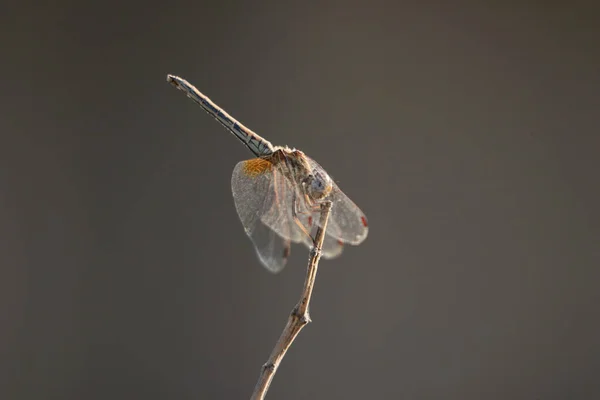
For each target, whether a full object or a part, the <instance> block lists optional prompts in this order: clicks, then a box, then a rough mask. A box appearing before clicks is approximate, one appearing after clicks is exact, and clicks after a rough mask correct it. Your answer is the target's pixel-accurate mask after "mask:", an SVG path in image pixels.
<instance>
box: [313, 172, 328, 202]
mask: <svg viewBox="0 0 600 400" xmlns="http://www.w3.org/2000/svg"><path fill="white" fill-rule="evenodd" d="M307 184H308V185H307V190H308V195H309V196H310V197H311V198H313V199H315V200H320V199H322V198H324V197H325V196H327V195H328V194H329V192H331V188H332V184H331V178H329V176H328V175H327V174H322V173H319V172H317V173H315V174H314V175H312V174H311V175H309V176H308V178H307Z"/></svg>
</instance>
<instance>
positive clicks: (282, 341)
mask: <svg viewBox="0 0 600 400" xmlns="http://www.w3.org/2000/svg"><path fill="white" fill-rule="evenodd" d="M330 211H331V202H330V201H327V202H324V203H322V204H321V216H320V221H319V227H318V228H317V232H316V234H315V240H314V246H313V248H312V250H311V251H310V258H309V260H308V268H307V271H306V279H305V281H304V289H303V290H302V295H301V296H300V300H299V301H298V304H296V306H295V307H294V309H293V310H292V312H291V314H290V317H289V318H288V322H287V324H286V325H285V328H284V329H283V332H282V333H281V336H280V337H279V340H278V341H277V344H275V348H274V349H273V352H272V353H271V355H270V356H269V360H268V361H267V362H266V364H264V365H263V366H262V369H261V371H260V376H259V378H258V382H257V383H256V387H255V388H254V392H253V393H252V397H251V400H262V399H264V398H265V396H266V395H267V391H268V390H269V386H270V385H271V382H272V381H273V377H274V376H275V373H276V372H277V368H279V364H281V360H283V357H284V356H285V353H286V352H287V351H288V349H289V348H290V346H291V345H292V342H293V341H294V339H296V336H298V334H299V333H300V331H301V330H302V328H304V326H305V325H306V324H308V323H309V322H311V320H310V315H309V313H308V306H309V304H310V297H311V296H312V291H313V287H314V285H315V279H316V277H317V268H318V266H319V259H320V258H321V249H322V247H323V240H324V239H325V230H326V229H327V220H328V219H329V213H330Z"/></svg>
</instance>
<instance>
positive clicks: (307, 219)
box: [298, 211, 344, 259]
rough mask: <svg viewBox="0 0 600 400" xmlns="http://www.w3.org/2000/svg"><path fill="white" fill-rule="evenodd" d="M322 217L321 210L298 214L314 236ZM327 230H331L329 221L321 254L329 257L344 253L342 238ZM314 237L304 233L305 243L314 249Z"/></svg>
mask: <svg viewBox="0 0 600 400" xmlns="http://www.w3.org/2000/svg"><path fill="white" fill-rule="evenodd" d="M320 217H321V212H320V211H312V212H310V213H308V212H303V213H301V214H299V215H298V219H299V220H300V222H302V224H303V225H304V226H305V227H306V229H307V230H308V231H309V232H310V234H311V236H312V238H314V237H315V234H316V232H317V225H318V222H319V218H320ZM330 217H331V216H330ZM327 232H329V222H328V223H327V230H326V231H325V239H324V240H323V247H322V249H321V255H322V257H323V258H327V259H331V258H335V257H338V256H339V255H340V254H342V251H343V250H344V243H343V242H342V241H341V240H339V239H337V238H335V237H333V236H331V235H330V234H328V233H327ZM312 238H309V237H308V236H306V235H304V240H303V243H304V245H305V246H306V247H308V248H309V249H312V247H313V240H312Z"/></svg>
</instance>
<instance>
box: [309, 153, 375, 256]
mask: <svg viewBox="0 0 600 400" xmlns="http://www.w3.org/2000/svg"><path fill="white" fill-rule="evenodd" d="M307 158H308V160H309V163H310V164H311V167H312V168H313V169H315V168H317V169H320V170H322V171H324V170H323V167H321V166H320V165H319V164H318V163H317V162H316V161H315V160H313V159H311V158H309V157H307ZM325 173H326V172H325ZM332 184H333V189H332V190H331V193H330V194H329V195H328V196H327V198H326V199H325V200H329V201H331V202H332V207H331V215H330V216H329V221H328V222H327V234H328V235H329V236H332V237H333V238H335V239H337V240H340V241H341V242H343V243H348V244H352V245H358V244H360V243H362V242H363V241H364V240H365V239H366V237H367V234H368V233H369V227H368V223H367V217H366V216H365V214H364V213H363V212H362V211H361V210H360V208H358V206H357V205H356V204H354V202H353V201H352V200H350V199H349V198H348V196H346V195H345V194H344V192H342V191H341V190H340V188H339V187H338V186H337V185H336V184H335V182H332ZM317 221H318V220H317Z"/></svg>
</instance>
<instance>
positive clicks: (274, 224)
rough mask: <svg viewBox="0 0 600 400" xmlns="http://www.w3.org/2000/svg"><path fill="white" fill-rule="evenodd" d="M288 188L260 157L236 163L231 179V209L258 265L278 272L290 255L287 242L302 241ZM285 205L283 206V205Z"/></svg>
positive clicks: (276, 172)
mask: <svg viewBox="0 0 600 400" xmlns="http://www.w3.org/2000/svg"><path fill="white" fill-rule="evenodd" d="M290 189H291V188H290V186H289V184H288V183H287V181H286V179H285V177H284V176H283V175H281V173H279V172H278V171H277V170H276V168H274V166H273V164H271V163H270V162H269V161H268V160H266V159H264V158H254V159H251V160H246V161H241V162H239V163H238V164H237V165H236V166H235V168H234V170H233V174H232V177H231V190H232V193H233V200H234V203H235V208H236V210H237V213H238V216H239V218H240V221H241V222H242V225H243V227H244V230H245V231H246V234H247V235H248V237H249V238H250V239H251V240H252V243H253V244H254V247H255V250H256V253H257V255H258V258H259V259H260V261H261V263H262V264H263V265H264V266H265V267H266V268H267V269H268V270H269V271H271V272H275V273H276V272H279V271H281V270H282V269H283V267H284V266H285V264H286V262H287V259H288V257H289V254H290V242H292V241H293V242H300V241H302V240H303V238H302V236H301V234H304V233H303V232H301V231H300V228H299V227H298V226H297V225H296V224H295V223H294V222H293V219H291V217H292V213H291V200H290V199H291V198H292V196H293V194H290ZM287 202H289V204H287V207H286V203H287Z"/></svg>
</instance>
